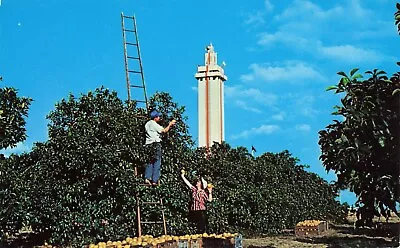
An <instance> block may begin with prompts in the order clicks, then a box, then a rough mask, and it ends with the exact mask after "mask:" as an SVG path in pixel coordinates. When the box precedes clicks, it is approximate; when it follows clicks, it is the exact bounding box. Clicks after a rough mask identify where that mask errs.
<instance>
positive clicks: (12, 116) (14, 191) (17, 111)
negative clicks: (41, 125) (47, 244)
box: [0, 77, 32, 237]
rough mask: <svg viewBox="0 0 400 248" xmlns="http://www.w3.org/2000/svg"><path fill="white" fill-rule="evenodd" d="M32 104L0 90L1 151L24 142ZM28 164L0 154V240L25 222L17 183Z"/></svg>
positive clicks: (8, 90)
mask: <svg viewBox="0 0 400 248" xmlns="http://www.w3.org/2000/svg"><path fill="white" fill-rule="evenodd" d="M0 81H2V77H0ZM31 101H32V99H30V98H28V97H20V96H18V91H17V90H16V89H14V88H12V87H3V88H0V150H2V149H6V148H12V147H15V146H16V145H17V143H18V142H22V141H24V140H25V139H26V129H25V124H26V121H25V118H26V117H27V116H28V110H29V105H30V104H31ZM3 151H4V150H3ZM28 163H29V161H27V157H26V156H21V158H19V157H17V156H11V157H10V158H5V156H4V154H0V236H1V237H2V236H3V235H2V234H4V233H7V232H12V231H13V230H16V229H18V228H20V227H21V226H22V223H23V221H24V220H23V215H22V214H21V213H22V212H23V204H22V201H21V199H20V198H19V197H20V189H21V186H22V185H21V183H22V182H19V180H18V179H19V175H20V174H21V173H23V171H24V170H25V169H26V164H28ZM14 182H18V183H14Z"/></svg>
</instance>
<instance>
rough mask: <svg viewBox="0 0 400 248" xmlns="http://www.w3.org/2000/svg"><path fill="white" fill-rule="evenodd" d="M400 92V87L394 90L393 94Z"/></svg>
mask: <svg viewBox="0 0 400 248" xmlns="http://www.w3.org/2000/svg"><path fill="white" fill-rule="evenodd" d="M399 92H400V89H395V90H394V91H393V92H392V96H394V95H395V94H397V93H399Z"/></svg>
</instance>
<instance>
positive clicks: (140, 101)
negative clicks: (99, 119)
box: [135, 100, 153, 186]
mask: <svg viewBox="0 0 400 248" xmlns="http://www.w3.org/2000/svg"><path fill="white" fill-rule="evenodd" d="M135 101H136V102H142V103H145V102H146V101H143V100H135ZM149 186H150V185H149ZM151 186H153V185H151Z"/></svg>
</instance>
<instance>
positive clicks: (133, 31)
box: [124, 29, 135, 33]
mask: <svg viewBox="0 0 400 248" xmlns="http://www.w3.org/2000/svg"><path fill="white" fill-rule="evenodd" d="M124 31H125V32H132V33H135V30H132V29H124Z"/></svg>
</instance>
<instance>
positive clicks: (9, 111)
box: [0, 87, 32, 150]
mask: <svg viewBox="0 0 400 248" xmlns="http://www.w3.org/2000/svg"><path fill="white" fill-rule="evenodd" d="M31 101H32V99H30V98H28V97H19V96H18V91H17V90H16V89H14V88H12V87H4V88H0V150H1V149H5V148H8V147H15V146H16V145H17V143H18V142H21V141H24V140H25V139H26V129H25V123H26V121H25V117H27V116H28V109H29V105H30V104H31Z"/></svg>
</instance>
